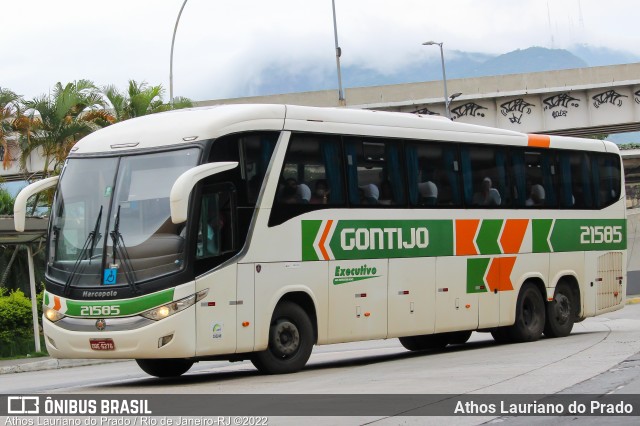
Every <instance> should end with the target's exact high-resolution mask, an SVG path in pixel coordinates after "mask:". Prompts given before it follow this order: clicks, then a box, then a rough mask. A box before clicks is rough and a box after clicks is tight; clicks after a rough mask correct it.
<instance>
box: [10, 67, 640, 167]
mask: <svg viewBox="0 0 640 426" xmlns="http://www.w3.org/2000/svg"><path fill="white" fill-rule="evenodd" d="M447 85H448V89H449V94H453V93H461V95H460V96H459V97H457V98H456V99H455V100H454V101H453V102H452V103H451V105H450V110H451V115H452V118H453V119H454V120H457V121H461V122H464V123H472V124H480V125H484V126H490V127H499V128H504V129H511V130H517V131H521V132H524V133H552V134H564V135H581V136H584V135H593V134H603V133H607V134H608V133H619V132H629V131H636V130H640V63H634V64H624V65H612V66H605V67H592V68H578V69H569V70H559V71H545V72H537V73H528V74H511V75H502V76H489V77H477V78H462V79H453V80H447ZM345 98H346V107H347V108H364V109H376V110H386V111H402V112H410V113H420V114H439V115H445V109H444V108H445V107H444V101H443V87H442V81H427V82H422V83H406V84H395V85H387V86H372V87H356V88H352V89H346V90H345ZM234 103H287V104H295V105H309V106H331V107H338V106H340V104H339V102H338V92H337V90H323V91H317V92H304V93H289V94H281V95H272V96H257V97H246V98H235V99H217V100H209V101H201V102H196V103H195V104H196V105H197V106H207V105H220V104H234ZM10 149H11V150H12V151H11V157H12V158H18V157H19V151H18V148H17V146H15V145H13V146H11V147H10ZM42 167H43V161H42V158H39V156H38V155H37V153H35V154H34V155H32V157H31V158H30V159H29V161H28V162H27V174H26V175H33V174H34V173H38V172H39V171H41V170H42ZM0 176H2V177H4V178H5V179H6V180H19V179H24V177H25V173H21V172H20V170H19V167H18V162H17V161H13V162H12V164H11V166H10V168H9V169H7V170H4V169H2V168H0Z"/></svg>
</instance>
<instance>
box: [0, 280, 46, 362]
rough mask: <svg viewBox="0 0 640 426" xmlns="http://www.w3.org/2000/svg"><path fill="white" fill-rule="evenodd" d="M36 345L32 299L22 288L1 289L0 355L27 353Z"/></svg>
mask: <svg viewBox="0 0 640 426" xmlns="http://www.w3.org/2000/svg"><path fill="white" fill-rule="evenodd" d="M38 296H39V297H38V303H39V304H42V296H41V295H38ZM34 346H35V345H34V342H33V323H32V315H31V300H30V299H29V298H28V297H26V296H25V295H24V293H23V292H22V291H20V290H17V291H14V292H11V293H7V291H6V290H4V289H0V357H12V356H19V355H25V354H27V353H29V352H33V350H34Z"/></svg>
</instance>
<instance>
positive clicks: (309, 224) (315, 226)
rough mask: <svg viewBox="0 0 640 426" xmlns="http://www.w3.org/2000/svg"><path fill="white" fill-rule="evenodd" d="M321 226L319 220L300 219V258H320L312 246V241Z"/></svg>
mask: <svg viewBox="0 0 640 426" xmlns="http://www.w3.org/2000/svg"><path fill="white" fill-rule="evenodd" d="M320 226H322V221H321V220H303V221H302V259H303V260H320V259H319V258H318V255H317V254H316V250H315V248H314V247H313V242H314V241H315V239H316V236H317V235H318V232H319V231H320Z"/></svg>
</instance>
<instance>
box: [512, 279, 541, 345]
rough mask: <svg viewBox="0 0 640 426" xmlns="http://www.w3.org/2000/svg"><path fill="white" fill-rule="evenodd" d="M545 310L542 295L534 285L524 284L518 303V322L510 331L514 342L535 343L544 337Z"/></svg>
mask: <svg viewBox="0 0 640 426" xmlns="http://www.w3.org/2000/svg"><path fill="white" fill-rule="evenodd" d="M544 323H545V308H544V299H543V298H542V294H540V291H539V290H538V288H537V287H536V286H535V284H533V283H530V282H529V283H524V285H523V286H522V288H521V289H520V294H518V302H517V303H516V322H515V324H513V325H512V326H511V327H509V329H508V335H509V340H510V341H512V342H516V343H520V342H533V341H535V340H538V339H539V338H540V336H542V331H543V330H544Z"/></svg>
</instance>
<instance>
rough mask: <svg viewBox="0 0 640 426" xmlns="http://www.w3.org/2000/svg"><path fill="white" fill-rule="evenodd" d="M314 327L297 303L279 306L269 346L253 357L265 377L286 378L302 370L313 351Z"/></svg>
mask: <svg viewBox="0 0 640 426" xmlns="http://www.w3.org/2000/svg"><path fill="white" fill-rule="evenodd" d="M313 336H314V334H313V325H312V324H311V320H310V319H309V316H308V315H307V313H306V312H305V311H304V309H302V308H301V307H300V306H298V305H297V304H295V303H292V302H282V303H280V304H279V305H278V306H277V307H276V309H275V311H274V313H273V317H272V319H271V326H270V328H269V345H268V347H267V349H266V350H264V351H262V352H256V353H255V354H253V356H252V357H251V362H252V363H253V365H254V366H255V367H256V368H257V369H258V371H260V372H261V373H264V374H286V373H295V372H296V371H299V370H301V369H302V368H303V367H304V366H305V364H306V363H307V361H308V360H309V356H311V350H312V349H313V344H314V338H313Z"/></svg>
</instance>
